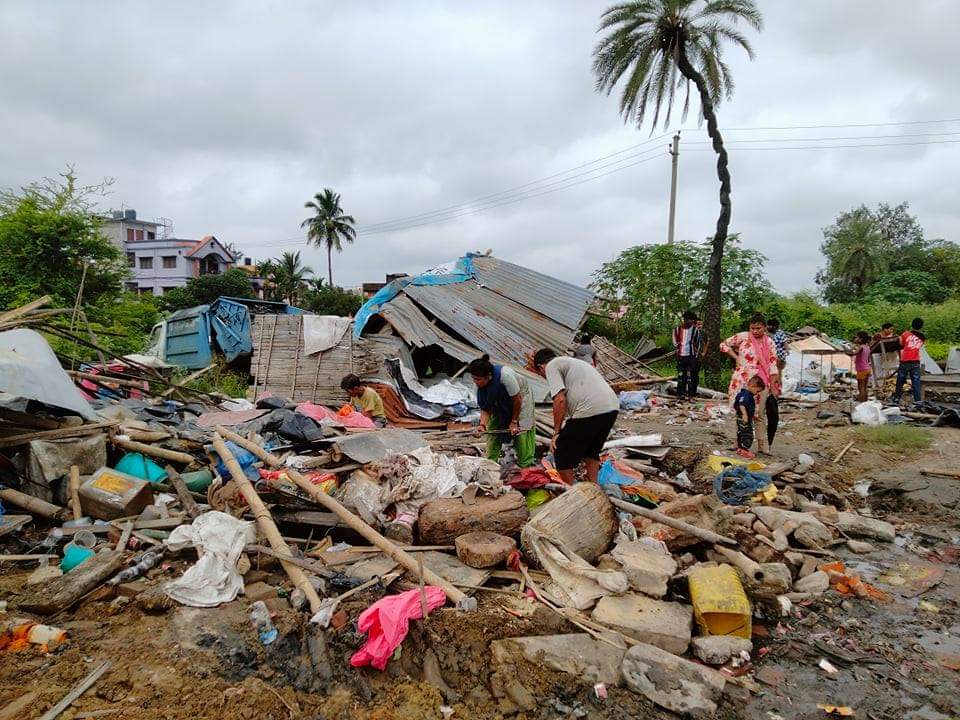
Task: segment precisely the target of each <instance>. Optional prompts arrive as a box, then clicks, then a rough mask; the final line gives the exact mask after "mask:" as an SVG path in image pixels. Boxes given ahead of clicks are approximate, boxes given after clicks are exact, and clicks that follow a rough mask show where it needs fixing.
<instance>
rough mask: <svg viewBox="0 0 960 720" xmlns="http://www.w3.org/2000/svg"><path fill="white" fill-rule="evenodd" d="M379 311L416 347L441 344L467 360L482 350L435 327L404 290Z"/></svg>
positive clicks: (458, 356)
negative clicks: (403, 292)
mask: <svg viewBox="0 0 960 720" xmlns="http://www.w3.org/2000/svg"><path fill="white" fill-rule="evenodd" d="M379 314H380V315H381V316H383V319H384V320H386V321H387V322H388V323H390V325H391V326H392V327H393V329H394V330H396V331H397V334H398V335H399V336H400V337H402V338H403V339H404V340H406V341H407V342H408V343H409V344H410V345H412V346H413V347H427V346H428V345H439V346H440V347H442V348H443V349H444V352H446V353H447V355H450V356H452V357H455V358H457V359H458V360H463V361H464V362H470V361H471V360H473V359H475V358H476V357H478V355H479V354H480V353H479V351H478V350H477V349H476V348H475V347H471V346H470V345H467V344H466V343H463V342H460V341H459V340H457V339H455V338H453V337H451V336H450V335H448V334H447V333H445V332H444V331H443V330H441V329H440V328H438V327H436V326H435V325H434V324H433V323H431V322H430V321H429V320H428V319H427V317H426V315H424V314H423V311H422V310H420V308H418V307H417V306H416V305H414V303H413V301H412V300H411V299H410V298H408V297H407V296H406V295H404V294H402V293H401V294H400V295H397V297H395V298H394V299H393V300H391V301H390V302H388V303H387V304H386V305H384V306H383V307H381V308H380V313H379Z"/></svg>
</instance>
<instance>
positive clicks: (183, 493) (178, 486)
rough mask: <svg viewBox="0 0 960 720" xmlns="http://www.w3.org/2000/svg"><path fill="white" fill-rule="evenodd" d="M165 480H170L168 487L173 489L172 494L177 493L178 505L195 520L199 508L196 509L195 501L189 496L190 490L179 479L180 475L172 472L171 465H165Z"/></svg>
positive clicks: (180, 478)
mask: <svg viewBox="0 0 960 720" xmlns="http://www.w3.org/2000/svg"><path fill="white" fill-rule="evenodd" d="M166 470H167V479H168V480H170V485H171V486H172V487H173V490H174V492H176V493H177V497H178V498H180V504H181V505H182V506H183V509H184V511H185V512H186V513H187V515H189V516H190V517H191V518H196V517H198V516H199V515H200V508H199V507H197V501H196V500H194V499H193V495H191V494H190V490H189V489H188V488H187V486H186V483H184V482H183V478H182V477H180V473H178V472H177V471H176V470H174V468H173V466H172V465H167V467H166Z"/></svg>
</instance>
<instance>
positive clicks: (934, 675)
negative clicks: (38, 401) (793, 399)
mask: <svg viewBox="0 0 960 720" xmlns="http://www.w3.org/2000/svg"><path fill="white" fill-rule="evenodd" d="M839 409H840V408H839V406H838V405H836V404H832V403H827V404H826V405H824V407H823V408H811V409H796V408H794V409H791V408H789V407H785V408H784V418H783V420H784V422H783V423H782V425H781V429H780V433H779V435H778V437H777V442H776V443H775V445H774V456H775V458H780V459H785V458H790V457H796V455H797V454H798V453H800V452H807V453H810V454H812V455H814V456H815V457H816V459H817V464H816V465H815V467H814V472H815V473H817V474H818V475H819V476H820V477H821V478H822V479H823V481H824V483H825V485H826V486H828V488H829V489H830V490H832V491H833V492H835V493H837V494H839V495H840V496H842V498H843V499H844V500H845V501H846V502H848V503H849V504H850V505H851V506H856V507H870V508H872V509H873V510H874V511H875V512H876V513H877V515H878V516H880V517H884V518H885V519H886V520H888V521H889V522H892V523H894V524H895V525H896V526H897V531H898V538H897V542H896V543H895V544H892V545H891V544H883V543H874V546H875V549H874V551H873V552H870V553H868V554H865V555H854V554H852V553H851V552H849V551H848V550H846V549H845V548H843V547H840V548H837V549H836V552H837V555H838V558H839V559H841V560H843V561H844V562H846V563H847V567H848V569H850V570H854V571H856V572H857V573H859V574H860V576H861V577H862V578H863V579H864V580H866V581H868V582H871V583H873V584H874V585H875V586H876V587H877V588H878V589H881V590H883V591H885V592H886V593H888V594H889V596H890V601H889V602H886V603H881V602H876V601H869V600H860V599H849V598H845V597H844V596H842V595H839V594H837V593H836V592H833V591H829V592H828V593H827V594H826V595H823V596H821V597H819V598H816V599H814V600H812V601H806V602H803V603H800V604H799V605H795V606H794V610H793V613H792V614H791V615H790V616H789V617H783V618H781V617H777V614H776V613H775V612H773V611H772V609H771V608H766V607H757V608H756V612H757V614H758V617H755V619H754V627H755V635H754V653H753V670H754V672H755V677H756V685H755V686H754V688H753V692H750V691H749V690H748V689H746V688H742V687H737V686H735V685H733V686H731V688H730V693H729V695H728V697H727V698H726V699H725V701H724V702H723V704H722V706H721V712H720V717H722V718H726V719H728V720H732V719H733V718H750V719H756V720H778V719H779V720H804V719H807V718H822V717H828V716H827V715H826V713H825V711H824V710H822V709H819V708H818V707H817V705H818V703H822V704H828V705H842V706H850V707H851V708H853V710H854V712H855V713H856V714H855V715H854V717H856V718H869V719H871V720H880V719H881V718H883V719H886V718H905V719H908V720H937V719H941V718H951V717H958V716H960V682H958V679H960V678H958V672H960V620H958V597H960V594H958V587H960V567H958V561H960V530H958V527H960V492H958V489H960V480H956V479H949V478H942V479H937V478H934V477H931V476H925V475H922V474H921V473H920V469H921V468H928V467H933V468H941V469H942V468H952V469H954V470H956V469H958V468H960V461H958V460H957V458H958V457H960V455H958V451H960V430H956V429H949V428H934V429H932V430H931V432H932V437H933V441H932V444H931V445H930V447H928V448H927V449H925V450H920V451H902V452H901V451H897V450H895V449H892V448H883V447H875V446H870V445H868V444H866V443H865V442H864V441H863V440H862V438H861V437H860V436H859V435H857V433H856V431H855V430H854V429H853V428H851V427H848V426H826V427H820V425H821V424H822V421H819V420H817V417H816V416H817V413H818V411H821V410H823V411H828V412H836V411H837V410H839ZM686 420H687V418H686V417H685V415H684V413H683V412H681V411H680V410H678V409H676V408H665V409H663V410H660V411H658V412H654V413H651V414H647V415H639V416H636V417H632V418H624V419H623V421H622V423H621V426H622V428H623V429H624V430H629V431H638V432H650V431H656V432H662V433H663V434H664V437H665V439H666V440H667V441H668V442H671V443H675V444H677V445H680V446H682V447H683V448H684V449H683V450H681V451H680V452H679V453H677V455H678V456H679V457H689V458H694V457H696V456H698V455H699V456H701V457H703V456H705V455H707V454H709V453H711V452H712V451H714V450H724V449H725V448H728V447H729V446H730V445H731V444H732V438H733V431H732V427H731V425H732V421H730V420H724V421H722V422H720V423H716V424H712V423H709V422H707V421H705V420H703V419H699V418H698V419H696V420H691V421H690V422H686ZM850 440H855V444H854V446H853V447H852V448H851V449H850V450H849V451H848V452H847V453H846V454H845V455H844V457H843V459H842V460H841V461H840V462H838V463H833V462H832V460H833V458H834V457H835V456H836V454H837V453H839V452H840V450H841V449H842V448H843V447H844V446H845V445H846V444H847V443H848V442H849V441H850ZM701 466H702V462H701V463H700V465H698V466H697V470H696V471H695V472H693V473H692V478H691V479H692V480H693V482H694V484H695V486H696V487H697V488H698V489H700V490H703V491H709V490H708V488H709V476H708V475H707V473H706V472H705V470H703V469H702V468H701ZM864 481H869V483H870V486H869V487H870V490H871V491H872V492H866V491H864V488H865V487H866V485H865V482H864ZM857 489H859V490H860V491H861V492H860V493H858V492H857ZM829 501H830V500H829V499H828V502H829ZM186 564H188V561H178V562H174V563H171V564H169V565H168V566H165V567H164V568H161V569H157V570H154V571H152V577H151V579H150V580H149V581H148V584H149V585H150V586H151V587H152V588H158V587H159V586H160V585H162V583H163V582H165V581H166V580H167V579H169V578H170V577H175V576H177V575H178V574H179V573H180V572H182V568H183V567H184V566H185V565H186ZM265 570H266V571H267V572H269V573H272V575H271V576H270V577H269V580H270V581H272V582H276V583H277V584H281V583H282V582H283V581H284V578H283V576H282V571H281V570H280V569H279V568H276V567H272V568H271V567H269V566H265ZM27 572H28V571H24V570H19V569H16V568H10V567H9V566H5V567H4V569H3V570H2V575H0V599H10V600H15V598H16V594H17V593H18V592H19V591H20V589H21V588H22V585H23V582H24V579H25V576H26V574H27ZM382 594H383V590H382V589H376V588H371V590H369V591H366V592H364V593H361V594H359V595H357V596H355V597H354V598H351V599H350V601H349V602H348V603H347V604H346V605H345V609H346V610H347V612H348V615H349V618H350V621H351V622H350V624H348V625H346V626H345V627H343V628H341V629H340V630H336V631H334V630H331V631H328V632H327V633H326V635H325V639H324V635H323V634H319V633H317V632H316V631H315V630H314V629H312V628H308V627H306V625H305V623H304V619H305V616H303V615H300V614H297V613H294V612H293V611H292V610H286V611H281V612H280V613H279V615H278V617H277V618H276V620H275V622H276V624H277V626H278V629H279V631H280V636H279V638H278V640H277V641H276V642H275V643H273V644H272V645H270V646H268V647H264V646H262V645H261V644H260V642H259V641H258V639H257V636H256V633H255V632H254V630H253V628H252V626H251V625H250V623H249V621H248V618H247V614H246V612H247V607H248V603H247V602H246V600H244V599H241V600H238V601H236V602H233V603H229V604H227V605H224V606H221V607H219V608H215V609H209V610H201V609H195V608H187V607H180V606H170V604H168V603H157V602H150V601H149V598H150V593H143V594H141V595H140V596H138V597H137V598H134V599H127V598H119V599H104V600H100V601H96V600H88V601H86V602H85V603H83V604H82V605H81V606H80V607H79V608H78V609H76V610H75V611H73V612H68V613H65V614H64V615H62V616H61V617H58V618H54V620H53V621H52V622H51V624H55V625H57V626H59V627H61V628H63V629H64V630H66V631H67V632H68V633H69V640H68V642H66V643H64V644H62V645H60V646H58V647H56V648H54V649H52V650H51V651H50V652H48V653H41V652H40V651H39V650H37V649H36V648H34V647H31V648H29V649H27V650H24V651H20V652H16V653H14V652H0V719H2V718H4V717H6V716H5V715H4V711H3V708H4V707H6V706H8V705H9V703H11V702H13V701H14V700H17V699H21V698H24V697H25V696H26V697H27V698H28V700H25V701H24V702H25V704H26V707H25V708H24V709H22V710H21V711H19V712H18V713H17V714H15V715H12V716H11V717H15V718H18V719H19V718H24V719H27V718H38V717H40V716H41V715H42V713H43V712H44V711H46V710H47V709H49V708H50V707H51V706H52V705H53V704H54V703H55V702H56V701H58V700H59V699H60V698H61V697H62V696H63V695H64V694H65V693H66V692H67V691H68V690H69V689H70V688H71V686H72V685H73V684H75V683H76V682H77V681H79V680H80V679H81V678H82V677H83V676H85V675H86V674H87V673H88V672H89V671H90V670H91V669H92V668H94V667H95V666H96V665H97V664H99V663H100V662H102V661H104V660H111V661H112V662H113V666H112V669H111V670H110V671H109V672H108V673H107V674H106V675H104V677H103V678H102V679H101V680H100V681H99V682H98V683H97V684H96V685H94V687H93V688H92V689H91V690H89V691H88V692H87V693H85V694H84V695H83V696H82V697H80V698H79V699H78V700H77V701H76V702H75V703H74V704H73V705H72V706H71V707H70V708H69V709H68V710H66V711H65V712H64V713H62V714H61V715H60V717H61V718H65V719H66V720H74V719H76V720H79V719H80V718H85V717H105V718H116V719H118V720H120V719H125V718H131V719H146V718H151V719H154V718H155V719H169V720H181V719H186V718H195V719H197V720H204V719H206V718H218V719H223V720H233V719H238V720H253V719H254V718H257V719H259V718H263V719H274V720H293V719H294V718H304V719H317V720H319V719H321V718H322V719H324V720H334V719H336V718H357V719H359V720H393V719H394V718H396V719H398V720H399V719H400V718H431V719H433V718H435V719H436V720H441V719H443V718H445V717H447V716H449V717H454V718H460V717H462V718H491V719H493V718H499V717H504V711H505V709H508V708H505V707H504V705H503V703H502V701H501V700H500V699H498V698H497V697H495V696H494V694H493V692H492V688H491V673H492V669H493V668H492V667H491V655H490V642H491V641H492V640H495V639H499V638H506V637H515V636H523V635H538V634H554V633H559V632H577V630H576V629H575V628H573V627H571V626H569V625H568V624H566V621H564V620H562V619H560V618H559V617H558V616H556V615H554V614H552V613H551V612H550V611H549V610H547V609H546V608H544V607H542V606H541V607H536V608H533V607H526V608H524V607H521V608H520V609H521V610H522V612H519V613H518V610H517V607H518V606H517V605H516V603H523V601H521V600H519V599H514V598H511V597H510V596H508V595H504V594H499V593H492V592H491V593H487V592H483V593H480V594H479V600H480V609H479V611H478V612H477V613H473V614H469V615H467V614H462V613H459V612H457V611H455V610H453V609H449V608H448V609H441V610H438V611H436V612H435V613H433V614H431V616H430V617H429V618H428V619H427V620H426V622H415V623H413V624H412V626H411V631H410V634H409V635H408V637H407V640H406V641H405V642H404V644H403V645H402V647H401V650H400V653H399V657H396V656H395V658H394V660H392V661H391V663H390V664H389V665H388V667H387V670H386V671H385V672H382V673H381V672H378V671H376V670H372V669H369V668H367V669H363V670H357V669H354V668H352V667H350V665H349V657H350V655H351V654H352V653H353V652H354V650H356V649H357V648H358V647H360V645H361V644H362V643H363V637H362V636H361V635H359V634H358V633H356V632H355V630H354V626H353V624H352V623H353V622H354V621H355V620H356V618H357V616H358V615H359V613H360V612H361V611H362V610H363V609H364V608H365V607H367V606H369V605H370V604H371V603H372V602H373V601H374V600H376V599H377V598H378V597H379V596H380V595H382ZM155 597H156V595H155V594H154V598H155ZM11 604H12V603H11ZM517 614H519V615H521V617H517ZM10 616H11V615H10V614H9V613H8V615H6V616H4V615H2V614H0V620H2V619H4V618H5V617H6V618H9V617H10ZM431 653H432V654H433V655H435V656H436V658H437V660H438V665H439V668H440V672H441V675H442V678H443V681H444V683H445V684H446V685H447V686H449V687H448V688H439V687H437V686H436V685H435V684H432V683H431V682H430V681H429V679H428V678H427V677H425V676H424V670H423V668H424V664H425V663H424V659H425V657H427V656H429V655H430V654H431ZM821 659H826V660H828V661H829V662H830V663H832V665H834V666H835V667H836V669H837V671H838V672H837V673H836V674H830V673H828V672H826V671H824V670H822V669H821V668H820V667H819V666H818V664H819V663H820V661H821ZM518 667H519V666H518ZM523 667H524V669H525V671H524V672H523V673H522V677H520V678H518V679H519V680H520V681H521V682H522V684H523V686H524V687H525V688H526V689H527V690H528V691H529V692H530V693H531V694H532V695H533V697H534V699H535V701H536V702H535V706H534V708H533V709H532V710H530V711H529V712H527V713H525V714H523V715H520V717H524V716H525V717H528V718H563V717H570V718H579V717H587V718H609V719H611V720H613V719H620V718H668V717H673V716H672V715H671V714H670V713H667V712H665V711H663V710H660V709H658V708H656V707H655V706H653V705H652V704H651V703H650V702H649V701H647V700H646V699H645V698H643V697H641V696H639V695H636V694H634V693H632V692H629V691H627V690H625V689H622V688H608V695H607V697H606V699H603V700H600V699H598V698H596V696H595V695H594V693H593V691H592V688H591V687H587V686H585V685H583V684H581V683H580V682H579V680H578V678H575V677H573V676H569V675H563V674H558V673H554V672H551V671H549V670H546V669H544V668H542V667H538V666H533V665H530V664H523ZM444 693H447V694H446V697H445V696H444ZM101 711H102V712H101ZM451 711H452V712H451Z"/></svg>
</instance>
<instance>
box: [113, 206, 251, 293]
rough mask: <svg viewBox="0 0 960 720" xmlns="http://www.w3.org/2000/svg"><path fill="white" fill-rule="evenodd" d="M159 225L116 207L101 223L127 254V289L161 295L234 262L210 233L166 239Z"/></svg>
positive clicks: (234, 259) (135, 212) (225, 249)
mask: <svg viewBox="0 0 960 720" xmlns="http://www.w3.org/2000/svg"><path fill="white" fill-rule="evenodd" d="M160 228H161V225H160V223H155V222H150V221H147V220H138V219H137V211H136V210H123V211H119V210H115V211H114V212H113V213H112V214H111V216H110V217H109V218H108V219H107V220H106V222H105V223H104V234H105V235H106V236H107V237H108V238H109V239H110V240H111V241H112V242H113V243H114V244H115V245H116V246H117V247H120V248H122V249H123V251H124V252H125V253H126V255H127V263H128V264H129V266H130V271H131V275H132V277H131V278H130V279H129V280H128V281H127V284H126V286H127V289H128V290H131V291H133V292H137V293H147V292H149V293H151V294H153V295H163V294H164V293H165V292H167V291H169V290H172V289H173V288H177V287H183V286H184V285H186V284H187V281H188V280H190V278H195V277H200V276H201V275H217V274H219V273H222V272H225V271H226V270H228V269H230V268H232V267H235V266H236V264H237V260H238V259H239V257H238V256H236V255H234V253H233V252H232V251H231V250H230V249H229V248H227V247H226V246H225V245H224V244H223V243H221V242H220V241H219V240H217V239H216V238H215V237H214V236H213V235H207V236H206V237H203V238H201V239H199V240H185V239H182V238H167V237H163V236H162V233H161V231H160Z"/></svg>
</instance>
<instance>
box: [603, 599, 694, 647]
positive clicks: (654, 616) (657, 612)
mask: <svg viewBox="0 0 960 720" xmlns="http://www.w3.org/2000/svg"><path fill="white" fill-rule="evenodd" d="M591 618H592V619H593V620H594V621H595V622H598V623H601V624H603V625H607V626H609V627H612V628H614V629H615V630H618V631H620V632H621V633H623V634H624V635H626V636H627V637H631V638H634V639H636V640H640V641H641V642H647V643H650V644H651V645H655V646H657V647H658V648H662V649H663V650H666V651H667V652H671V653H675V654H677V655H682V654H683V653H685V652H686V651H687V647H688V646H689V645H690V628H691V625H692V623H693V608H691V607H690V606H689V605H682V604H680V603H675V602H664V601H663V600H654V599H653V598H648V597H646V596H645V595H635V594H627V595H609V596H607V597H603V598H600V602H598V603H597V606H596V607H595V608H594V610H593V613H592V615H591Z"/></svg>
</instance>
